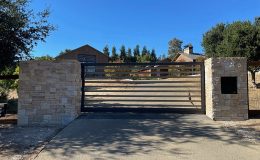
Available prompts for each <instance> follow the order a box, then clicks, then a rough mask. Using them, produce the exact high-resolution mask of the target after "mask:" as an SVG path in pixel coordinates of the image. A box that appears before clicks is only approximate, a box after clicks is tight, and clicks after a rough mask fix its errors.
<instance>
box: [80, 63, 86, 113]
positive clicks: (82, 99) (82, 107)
mask: <svg viewBox="0 0 260 160" xmlns="http://www.w3.org/2000/svg"><path fill="white" fill-rule="evenodd" d="M84 102H85V65H84V63H81V112H82V111H83V110H84V106H85V103H84Z"/></svg>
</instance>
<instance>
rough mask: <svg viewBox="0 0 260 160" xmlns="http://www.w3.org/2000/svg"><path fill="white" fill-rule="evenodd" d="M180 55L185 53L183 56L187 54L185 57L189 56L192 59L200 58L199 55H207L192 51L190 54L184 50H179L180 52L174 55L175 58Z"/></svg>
mask: <svg viewBox="0 0 260 160" xmlns="http://www.w3.org/2000/svg"><path fill="white" fill-rule="evenodd" d="M180 55H183V56H185V57H188V58H190V59H192V60H195V59H196V58H198V57H205V55H203V54H200V53H190V54H188V53H184V52H179V53H178V54H177V55H176V56H175V57H174V60H177V58H178V57H179V56H180Z"/></svg>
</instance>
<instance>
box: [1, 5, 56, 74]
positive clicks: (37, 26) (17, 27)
mask: <svg viewBox="0 0 260 160" xmlns="http://www.w3.org/2000/svg"><path fill="white" fill-rule="evenodd" d="M29 2H30V1H29V0H1V1H0V6H1V7H0V19H1V21H0V57H1V58H0V71H1V70H3V69H4V68H5V67H10V66H14V65H15V63H16V62H17V61H18V60H19V59H26V58H30V51H31V50H32V49H33V48H34V47H35V46H36V45H37V44H38V42H39V41H43V42H44V41H45V38H46V37H47V36H48V35H49V33H50V32H51V31H53V30H54V29H55V28H54V27H53V25H51V24H49V23H48V20H47V19H48V17H49V15H50V12H49V10H48V9H45V10H43V11H41V12H38V13H35V12H34V11H33V10H31V9H28V6H29Z"/></svg>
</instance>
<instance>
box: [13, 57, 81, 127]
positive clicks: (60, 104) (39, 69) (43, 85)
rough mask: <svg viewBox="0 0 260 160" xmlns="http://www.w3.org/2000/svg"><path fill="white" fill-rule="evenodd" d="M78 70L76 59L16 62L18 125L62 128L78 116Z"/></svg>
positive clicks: (79, 77) (78, 64)
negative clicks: (17, 63)
mask: <svg viewBox="0 0 260 160" xmlns="http://www.w3.org/2000/svg"><path fill="white" fill-rule="evenodd" d="M80 74H81V68H80V63H79V62H77V61H76V60H60V61H25V62H21V63H20V74H19V89H18V95H19V99H18V125H27V126H31V125H44V126H63V125H66V124H68V123H69V122H71V121H72V120H74V119H75V118H76V117H77V116H78V115H79V114H80V98H81V94H80V92H81V76H80Z"/></svg>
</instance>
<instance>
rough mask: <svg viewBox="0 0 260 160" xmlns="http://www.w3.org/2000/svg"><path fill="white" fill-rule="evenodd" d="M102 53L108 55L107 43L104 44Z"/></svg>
mask: <svg viewBox="0 0 260 160" xmlns="http://www.w3.org/2000/svg"><path fill="white" fill-rule="evenodd" d="M103 53H104V54H105V55H107V56H108V57H109V54H110V53H109V48H108V45H106V46H105V47H104V49H103Z"/></svg>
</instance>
